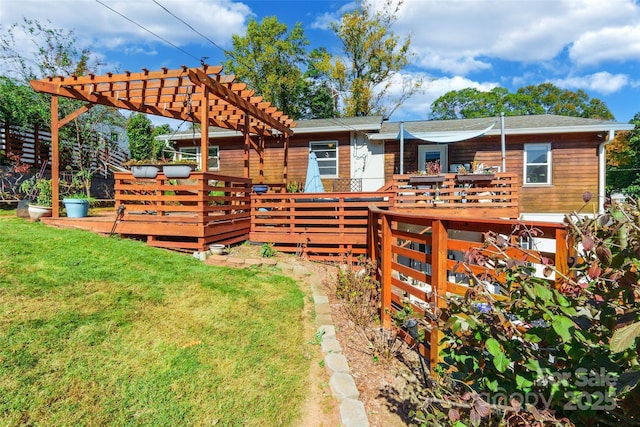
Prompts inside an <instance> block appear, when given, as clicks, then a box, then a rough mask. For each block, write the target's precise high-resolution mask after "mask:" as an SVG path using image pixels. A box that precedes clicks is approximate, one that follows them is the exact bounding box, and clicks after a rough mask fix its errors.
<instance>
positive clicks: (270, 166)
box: [159, 115, 633, 220]
mask: <svg viewBox="0 0 640 427" xmlns="http://www.w3.org/2000/svg"><path fill="white" fill-rule="evenodd" d="M631 129H633V125H630V124H624V123H616V122H611V121H606V120H596V119H584V118H577V117H567V116H556V115H530V116H507V117H502V118H501V117H487V118H476V119H462V120H443V121H426V120H425V121H412V122H388V121H383V119H382V117H380V116H371V117H353V118H334V119H315V120H306V121H298V122H297V126H296V127H295V128H294V134H293V135H292V136H291V137H290V139H289V146H288V167H287V168H286V169H287V172H288V173H287V181H288V182H292V181H296V182H302V183H304V179H305V175H306V170H307V161H308V157H309V156H308V153H309V151H313V152H315V153H316V156H317V158H318V161H319V166H320V173H321V176H322V180H323V184H324V187H325V190H326V191H333V190H336V191H345V190H344V188H345V183H346V187H347V188H350V189H351V191H353V190H354V188H355V189H356V191H357V190H361V191H375V190H377V189H378V188H380V187H382V186H383V185H385V183H388V182H390V181H392V180H393V178H394V175H397V174H406V173H411V172H414V171H420V170H422V171H424V167H425V166H424V165H425V163H426V162H427V161H434V160H439V161H440V163H441V165H442V166H443V167H442V169H443V172H445V171H447V172H456V169H457V167H458V166H467V169H469V168H470V166H471V165H474V164H475V165H484V167H488V168H492V169H493V170H497V171H502V172H510V173H513V174H516V175H517V177H518V179H519V182H520V183H521V184H520V194H519V211H520V213H521V216H522V218H535V219H540V220H559V219H561V218H562V216H563V215H564V214H565V213H568V212H570V211H572V210H577V209H580V208H581V207H582V206H583V200H582V196H583V194H584V192H585V191H588V192H590V193H591V194H592V195H593V196H594V197H593V203H594V204H595V206H596V207H597V208H599V209H602V206H603V203H604V200H605V164H606V159H605V148H604V147H605V145H606V144H607V143H609V142H610V141H612V140H613V138H614V136H615V134H616V132H620V131H628V130H631ZM159 138H164V139H165V140H167V141H170V142H171V143H173V145H174V147H175V149H176V150H177V152H178V155H179V156H189V155H194V156H199V155H200V152H199V149H200V148H199V143H198V141H199V140H200V135H199V134H198V133H194V132H182V133H176V134H173V135H164V136H161V137H159ZM209 141H210V147H209V156H210V161H209V168H210V170H215V171H218V172H219V173H221V174H229V175H236V176H237V175H238V172H239V171H241V170H242V168H243V164H244V148H243V139H242V135H241V134H240V133H239V132H235V131H228V130H223V129H219V128H211V129H210V131H209ZM261 143H262V144H263V146H264V156H262V157H261V158H262V162H263V164H262V165H259V162H260V161H261V160H260V158H259V157H258V156H253V157H252V158H250V159H249V172H250V173H249V176H250V177H251V178H253V180H254V182H266V183H272V182H279V180H281V179H282V171H283V168H285V158H284V156H283V154H282V148H283V147H282V141H281V139H280V138H278V136H277V135H276V136H274V137H272V138H266V139H265V140H264V141H262V142H261ZM260 166H262V169H261V168H260ZM260 170H262V174H263V175H262V176H260V175H259V171H260ZM346 191H350V190H346Z"/></svg>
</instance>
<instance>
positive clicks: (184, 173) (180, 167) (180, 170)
mask: <svg viewBox="0 0 640 427" xmlns="http://www.w3.org/2000/svg"><path fill="white" fill-rule="evenodd" d="M194 167H195V166H194V165H187V164H179V163H176V164H170V165H163V166H162V172H164V176H166V177H167V178H172V179H178V178H189V175H191V171H192V170H193V169H194Z"/></svg>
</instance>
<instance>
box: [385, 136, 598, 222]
mask: <svg viewBox="0 0 640 427" xmlns="http://www.w3.org/2000/svg"><path fill="white" fill-rule="evenodd" d="M600 142H602V140H601V139H599V138H598V137H597V135H596V134H595V133H593V134H592V133H572V134H549V135H512V136H507V138H506V170H507V172H512V173H517V175H518V179H519V180H520V182H521V183H522V182H523V167H524V154H523V150H524V144H529V143H551V150H552V184H551V185H550V186H542V187H528V186H526V185H524V186H522V187H521V188H520V212H521V213H537V212H539V213H569V212H571V211H572V210H578V209H580V208H582V206H583V204H584V203H583V201H582V195H583V193H584V192H585V191H589V192H591V194H592V195H593V198H592V200H591V206H588V207H587V208H586V209H587V210H586V211H588V212H592V211H593V209H594V208H595V209H597V204H598V200H597V195H598V145H599V144H600ZM421 144H427V143H426V142H423V141H419V140H418V141H417V140H409V141H405V148H404V172H405V173H410V172H411V171H415V170H417V169H418V167H417V161H416V159H417V155H418V145H421ZM399 151H400V149H399V144H398V142H397V141H386V143H385V181H387V182H388V181H390V180H391V179H392V176H393V174H394V173H398V170H399V160H398V159H399ZM448 157H449V164H455V163H463V164H464V163H472V162H473V161H476V162H478V163H483V164H484V165H485V166H501V165H502V159H501V153H500V136H489V137H484V138H476V139H473V140H470V141H462V142H456V143H452V144H449V154H448ZM446 167H447V169H448V165H447V166H446ZM443 169H444V167H443Z"/></svg>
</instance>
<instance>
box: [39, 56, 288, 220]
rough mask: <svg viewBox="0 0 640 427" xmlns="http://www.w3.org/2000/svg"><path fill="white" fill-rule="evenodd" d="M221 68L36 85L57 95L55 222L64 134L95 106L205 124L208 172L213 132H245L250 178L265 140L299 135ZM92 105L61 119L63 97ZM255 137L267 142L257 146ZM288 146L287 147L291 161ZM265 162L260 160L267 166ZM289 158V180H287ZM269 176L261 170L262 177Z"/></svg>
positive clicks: (53, 105) (278, 113)
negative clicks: (252, 157)
mask: <svg viewBox="0 0 640 427" xmlns="http://www.w3.org/2000/svg"><path fill="white" fill-rule="evenodd" d="M221 72H222V67H221V66H214V67H211V66H208V65H203V66H202V67H201V68H188V67H185V66H183V67H182V68H180V69H177V70H168V69H166V68H162V69H161V70H160V71H149V70H146V69H143V71H142V72H139V73H131V72H129V71H125V72H124V73H122V74H113V73H107V74H105V75H101V76H96V75H94V74H89V75H87V76H70V77H60V76H59V77H48V78H46V79H42V80H32V81H31V87H32V88H33V89H34V90H36V91H38V92H42V93H48V94H51V95H52V98H51V114H52V117H51V124H52V129H51V133H52V157H53V161H52V165H51V167H52V175H54V176H53V177H52V179H53V181H52V184H54V189H53V196H54V200H53V202H54V206H53V208H54V210H53V214H54V217H57V216H59V209H58V207H57V204H58V202H59V189H58V183H59V176H58V174H59V168H60V152H59V148H60V147H59V130H60V128H61V127H62V126H64V125H66V124H68V123H69V122H71V121H72V120H74V119H76V118H77V117H78V116H80V115H81V114H83V113H84V112H86V111H88V110H89V109H90V108H92V107H93V106H94V105H98V104H99V105H105V106H107V107H114V108H119V109H124V110H130V111H136V112H139V113H145V114H152V115H156V116H162V117H167V118H171V119H177V120H183V121H189V122H196V123H197V122H199V123H200V124H201V125H202V129H201V138H200V147H201V156H202V158H201V160H202V167H203V169H205V170H206V167H207V161H208V144H209V135H208V133H209V132H208V127H209V126H216V127H220V128H224V129H231V130H235V131H240V132H242V133H243V134H244V135H245V171H244V172H245V176H246V177H248V176H249V158H248V151H249V149H250V148H254V149H255V150H256V151H258V153H259V154H260V156H263V151H264V139H263V137H265V136H272V135H273V134H274V132H275V133H280V134H282V135H284V137H285V141H286V142H288V137H289V136H291V135H293V131H292V130H291V127H293V126H295V123H294V121H293V119H291V118H290V117H288V116H287V115H285V114H284V113H282V112H281V111H278V110H277V108H276V107H275V106H273V105H271V103H269V102H266V101H264V100H263V98H262V97H261V96H257V95H256V94H255V92H254V91H253V90H250V89H247V85H246V84H245V83H243V82H240V81H236V80H235V76H233V75H222V74H221ZM60 96H63V97H65V98H70V99H75V100H79V101H83V102H86V103H87V105H84V106H82V107H80V108H79V109H77V110H76V111H74V112H73V113H71V114H70V115H68V116H67V117H64V118H59V117H58V115H59V97H60ZM251 135H258V136H259V137H261V139H260V140H259V143H256V142H255V141H254V140H253V139H252V138H251ZM287 149H288V147H286V146H285V157H286V156H287ZM263 162H264V159H263V158H262V157H261V159H260V167H261V169H262V167H263ZM286 164H287V160H286V158H285V180H286ZM262 173H263V172H262V171H261V174H262Z"/></svg>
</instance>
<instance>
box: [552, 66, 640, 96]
mask: <svg viewBox="0 0 640 427" xmlns="http://www.w3.org/2000/svg"><path fill="white" fill-rule="evenodd" d="M552 83H553V84H555V85H556V86H558V87H562V88H568V89H583V90H585V91H587V92H589V91H593V92H598V93H601V94H604V95H609V94H612V93H615V92H618V91H619V90H621V89H622V88H624V87H625V86H627V85H630V84H631V83H630V81H629V76H627V75H626V74H611V73H608V72H606V71H603V72H599V73H594V74H591V75H588V76H581V77H567V78H565V79H558V80H553V81H552Z"/></svg>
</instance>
